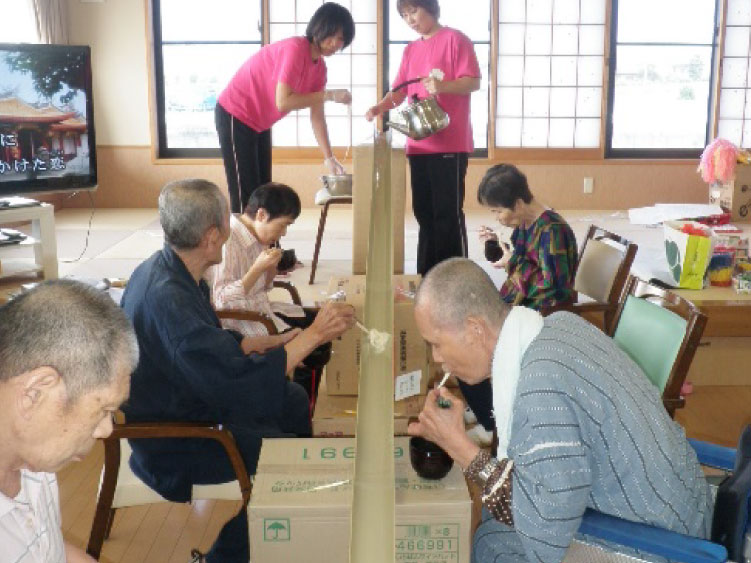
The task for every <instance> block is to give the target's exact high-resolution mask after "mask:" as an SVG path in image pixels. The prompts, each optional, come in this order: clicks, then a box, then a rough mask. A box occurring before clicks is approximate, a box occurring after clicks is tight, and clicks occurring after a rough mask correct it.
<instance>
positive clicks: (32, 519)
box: [0, 470, 65, 563]
mask: <svg viewBox="0 0 751 563" xmlns="http://www.w3.org/2000/svg"><path fill="white" fill-rule="evenodd" d="M61 524H62V522H61V518H60V498H59V495H58V489H57V478H56V477H55V474H54V473H32V472H31V471H26V470H21V491H20V492H19V493H18V495H16V497H15V498H8V497H6V496H5V495H3V494H2V493H0V560H2V561H3V563H65V545H64V543H63V532H62V527H61Z"/></svg>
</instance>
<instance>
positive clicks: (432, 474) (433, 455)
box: [409, 436, 454, 479]
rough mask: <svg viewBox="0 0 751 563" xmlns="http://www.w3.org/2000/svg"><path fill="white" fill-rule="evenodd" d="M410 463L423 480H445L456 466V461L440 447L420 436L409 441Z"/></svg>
mask: <svg viewBox="0 0 751 563" xmlns="http://www.w3.org/2000/svg"><path fill="white" fill-rule="evenodd" d="M409 461H410V462H411V463H412V468H413V469H414V470H415V473H417V474H418V475H419V476H420V477H422V478H423V479H443V478H444V477H445V476H446V475H447V474H448V472H449V471H451V467H453V465H454V460H453V459H451V456H450V455H449V454H447V453H446V452H445V451H444V450H443V449H442V448H441V447H440V446H438V445H437V444H435V443H434V442H431V441H429V440H426V439H425V438H421V437H419V436H413V437H412V438H410V440H409Z"/></svg>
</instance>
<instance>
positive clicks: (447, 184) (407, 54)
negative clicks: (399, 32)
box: [365, 0, 480, 275]
mask: <svg viewBox="0 0 751 563" xmlns="http://www.w3.org/2000/svg"><path fill="white" fill-rule="evenodd" d="M396 8H397V10H398V11H399V13H400V14H401V16H402V18H403V19H404V21H405V23H407V25H409V26H410V27H411V28H412V29H414V30H415V31H416V32H417V33H419V34H420V39H418V40H417V41H413V42H412V43H410V44H409V45H407V48H406V49H405V50H404V55H403V56H402V62H401V65H400V67H399V72H398V74H397V75H396V79H395V80H394V84H393V86H398V85H399V84H401V83H403V82H405V81H407V80H410V79H413V78H420V77H422V81H420V82H417V83H414V84H410V85H409V86H407V87H406V88H401V89H399V90H398V91H396V92H389V93H388V94H386V96H384V98H383V99H382V100H381V101H380V102H379V103H378V104H376V105H375V106H373V107H372V108H370V109H369V110H368V112H367V113H366V114H365V117H366V119H368V120H369V121H370V120H372V119H374V118H375V117H376V116H377V115H379V114H381V113H383V112H384V111H387V110H391V109H393V108H396V106H398V105H399V104H401V103H402V102H403V101H404V99H405V98H406V97H407V96H408V95H409V97H410V99H412V98H413V96H418V97H419V98H421V99H422V98H425V97H427V96H428V95H433V96H435V97H436V101H437V102H438V104H439V105H440V106H441V107H442V108H443V110H444V111H445V112H446V113H447V114H448V115H449V119H450V122H449V125H448V127H447V128H446V129H443V130H442V131H439V132H438V133H436V134H434V135H431V136H430V137H428V138H426V139H422V140H420V141H415V140H413V139H408V140H407V156H408V158H409V168H410V177H411V182H412V209H413V211H414V213H415V218H416V219H417V223H418V224H419V226H420V233H419V236H418V241H417V272H418V273H419V274H423V275H424V274H425V273H427V271H428V270H430V268H432V267H433V266H434V265H435V264H438V263H439V262H441V261H443V260H445V259H446V258H450V257H452V256H467V231H466V227H465V225H464V177H465V175H466V173H467V161H468V159H469V153H471V152H472V126H471V123H470V119H469V116H470V112H469V98H470V94H471V93H472V92H474V91H475V90H478V89H479V88H480V66H479V65H478V64H477V57H476V56H475V51H474V48H473V46H472V42H471V41H470V40H469V38H468V37H467V36H466V35H464V34H463V33H461V32H460V31H457V30H455V29H452V28H450V27H444V26H442V25H441V24H440V23H438V18H439V16H440V7H439V5H438V2H437V0H398V1H397V3H396ZM433 69H438V70H440V71H441V72H442V73H443V76H442V78H440V79H439V78H437V77H435V76H431V71H432V70H433ZM439 74H440V73H439Z"/></svg>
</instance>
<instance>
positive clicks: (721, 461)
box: [688, 438, 735, 471]
mask: <svg viewBox="0 0 751 563" xmlns="http://www.w3.org/2000/svg"><path fill="white" fill-rule="evenodd" d="M688 443H689V444H691V447H692V448H694V450H695V451H696V456H697V457H698V458H699V463H701V464H702V465H707V466H709V467H715V468H717V469H724V470H725V471H733V469H735V448H726V447H725V446H718V445H717V444H712V443H710V442H702V441H701V440H694V439H693V438H689V439H688Z"/></svg>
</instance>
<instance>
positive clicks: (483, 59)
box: [9, 0, 751, 159]
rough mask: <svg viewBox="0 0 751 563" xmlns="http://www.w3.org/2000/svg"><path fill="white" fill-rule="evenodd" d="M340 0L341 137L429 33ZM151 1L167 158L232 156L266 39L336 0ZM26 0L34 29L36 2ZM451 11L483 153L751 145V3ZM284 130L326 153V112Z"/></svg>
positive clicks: (287, 143)
mask: <svg viewBox="0 0 751 563" xmlns="http://www.w3.org/2000/svg"><path fill="white" fill-rule="evenodd" d="M337 1H338V2H339V3H341V4H342V5H343V6H345V7H346V8H347V9H349V10H350V12H351V13H352V16H353V18H354V20H355V26H356V33H355V38H354V41H353V43H352V45H350V46H349V47H348V48H347V49H345V50H344V51H342V52H340V53H337V54H335V55H333V56H331V57H329V58H327V59H326V66H327V69H328V83H327V87H328V88H346V89H348V90H350V91H351V92H352V95H353V104H352V106H351V107H348V106H344V105H341V104H335V103H327V104H326V105H325V111H326V120H327V123H328V125H329V136H330V139H331V144H332V145H333V146H335V147H338V148H340V149H341V148H343V147H347V146H351V145H356V144H359V143H362V142H365V141H367V140H368V139H369V138H371V137H372V135H373V124H371V123H367V122H366V121H365V119H364V114H365V112H366V111H367V109H368V108H369V107H370V106H372V105H373V104H374V103H376V102H377V101H378V100H379V99H380V98H381V97H382V92H379V91H378V90H379V85H380V87H381V89H383V90H387V89H388V87H389V86H390V85H391V84H392V83H393V80H394V77H395V76H396V73H397V71H398V68H399V64H400V62H401V58H402V54H403V52H404V48H405V46H406V45H407V44H408V43H409V42H411V41H414V40H415V39H417V37H416V34H415V33H414V31H413V30H411V29H409V27H408V26H406V25H405V23H404V22H403V20H402V18H401V17H400V15H399V14H398V13H397V11H396V1H395V0H367V1H363V0H337ZM151 3H152V6H153V22H154V49H155V51H154V61H155V73H156V79H155V91H156V97H157V103H156V109H157V117H156V121H157V127H156V130H157V132H158V137H159V139H158V143H159V156H160V157H217V156H219V150H218V140H217V138H216V131H215V127H214V105H215V102H216V98H217V96H218V94H219V93H220V92H221V91H222V90H223V89H224V87H225V86H226V84H227V83H228V82H229V80H230V79H231V77H232V76H233V75H234V73H235V72H236V71H237V69H238V68H239V67H240V66H241V65H242V64H243V62H245V61H246V60H247V59H248V57H250V56H251V55H252V54H254V53H256V52H257V51H258V50H259V49H260V48H261V46H262V39H263V38H264V37H265V38H266V39H267V40H268V41H270V42H274V41H279V40H281V39H284V38H286V37H291V36H294V35H303V34H304V33H305V28H306V26H307V23H308V21H309V20H310V18H311V16H312V15H313V13H314V12H315V10H316V9H317V8H318V7H319V6H320V5H321V4H322V3H323V0H213V1H212V2H207V1H206V0H152V2H151ZM11 5H12V6H13V7H14V8H13V9H15V10H21V11H23V9H25V12H24V13H25V14H26V15H28V16H29V19H28V21H29V22H30V25H31V26H32V27H34V22H33V13H32V12H31V9H30V6H29V3H25V2H11ZM721 6H723V7H724V6H726V8H725V9H726V13H724V14H722V12H721V9H720V7H721ZM227 14H232V16H231V17H227ZM720 15H722V18H723V20H724V23H725V29H723V30H722V33H721V34H720V33H719V30H718V29H717V22H718V20H719V18H720ZM13 17H14V21H21V20H20V19H15V18H16V17H17V16H13ZM18 17H20V16H18ZM264 18H266V20H265V21H264ZM379 18H380V21H379ZM440 21H441V23H442V24H444V25H448V26H451V27H454V28H456V29H459V30H460V31H462V32H463V33H465V34H466V35H467V36H468V37H469V38H470V39H471V40H472V42H473V45H474V48H475V53H476V55H477V59H478V62H479V64H480V69H481V71H482V81H481V87H480V90H479V91H478V92H474V93H473V94H472V110H471V120H472V129H473V133H474V145H475V149H476V150H475V156H481V155H489V156H490V157H491V158H495V157H496V155H498V156H499V157H500V155H501V154H502V153H503V150H504V149H508V150H507V151H506V152H507V153H509V154H516V153H518V152H520V151H521V153H522V154H529V155H533V157H534V158H546V155H547V154H550V155H551V158H560V155H561V154H562V153H561V152H560V151H556V150H550V151H547V150H546V149H573V152H574V153H575V154H577V155H580V156H581V158H585V159H589V158H599V157H600V155H604V156H605V157H606V158H608V157H615V158H623V157H625V158H628V157H642V158H696V157H697V156H698V154H699V152H700V151H701V149H702V148H703V147H704V146H705V145H706V143H707V142H708V140H709V139H711V138H712V137H714V136H715V135H716V136H719V137H723V138H726V139H728V140H730V141H732V142H733V143H735V144H737V145H739V146H746V147H747V146H749V145H751V1H749V0H657V1H655V0H461V1H460V0H443V1H442V2H441V18H440ZM20 28H21V25H18V26H13V29H9V32H13V33H15V32H19V33H20ZM606 30H608V31H609V34H607V31H606ZM606 35H607V36H606ZM720 38H721V39H722V41H721V42H720ZM720 47H721V50H720ZM491 53H492V55H491ZM496 53H497V56H496ZM608 57H609V58H610V60H609V64H608ZM379 61H382V63H383V64H382V67H381V66H380V65H379ZM379 72H380V73H381V74H380V75H379ZM491 93H492V96H491ZM491 119H492V120H493V121H490V120H491ZM402 140H403V136H402V135H396V136H395V141H396V142H400V141H402ZM272 142H273V145H274V147H276V148H285V149H290V150H288V151H286V153H285V151H280V152H278V153H277V154H281V155H285V154H286V155H300V156H302V157H303V158H307V157H308V156H311V155H312V154H313V153H314V151H313V150H308V151H305V150H297V149H298V148H302V147H316V146H317V143H316V141H315V137H314V134H313V130H312V128H311V126H310V111H309V110H300V111H296V112H292V113H291V114H290V115H289V116H287V117H285V118H284V119H282V120H281V121H279V122H278V123H276V124H275V125H274V127H273V134H272ZM539 149H542V150H539ZM315 154H318V151H317V148H316V149H315ZM338 154H339V151H338ZM566 154H568V153H566Z"/></svg>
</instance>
